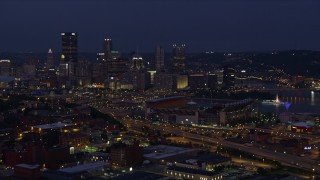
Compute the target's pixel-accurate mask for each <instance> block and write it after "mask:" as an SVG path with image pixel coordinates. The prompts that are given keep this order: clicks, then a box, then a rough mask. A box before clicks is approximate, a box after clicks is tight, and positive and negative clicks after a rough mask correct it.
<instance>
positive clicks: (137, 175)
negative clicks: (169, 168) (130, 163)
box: [111, 171, 166, 180]
mask: <svg viewBox="0 0 320 180" xmlns="http://www.w3.org/2000/svg"><path fill="white" fill-rule="evenodd" d="M165 177H166V176H163V175H159V174H154V173H150V172H144V171H136V172H134V173H132V174H126V175H124V176H118V177H115V178H111V179H112V180H128V179H130V180H149V179H162V178H165Z"/></svg>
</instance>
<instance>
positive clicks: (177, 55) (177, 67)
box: [172, 44, 186, 73]
mask: <svg viewBox="0 0 320 180" xmlns="http://www.w3.org/2000/svg"><path fill="white" fill-rule="evenodd" d="M185 48H186V45H185V44H182V45H180V46H179V45H176V44H174V45H173V52H172V54H173V57H172V66H173V67H172V71H173V72H175V73H182V72H184V71H185V69H186V64H185V60H186V55H185Z"/></svg>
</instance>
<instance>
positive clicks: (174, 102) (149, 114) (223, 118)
mask: <svg viewBox="0 0 320 180" xmlns="http://www.w3.org/2000/svg"><path fill="white" fill-rule="evenodd" d="M253 102H254V101H253V100H252V99H244V100H216V99H188V98H187V97H185V96H175V97H168V98H161V99H155V100H151V101H148V102H147V103H146V109H145V111H146V115H145V117H146V119H148V120H151V121H160V122H165V123H173V124H179V125H211V126H212V125H217V124H219V125H223V126H225V125H227V124H229V123H230V122H233V121H236V120H238V119H244V118H248V117H253V116H254V112H253V111H252V109H253V107H254V104H253ZM202 103H208V104H207V105H206V106H204V107H206V108H205V109H202V108H200V107H203V104H202Z"/></svg>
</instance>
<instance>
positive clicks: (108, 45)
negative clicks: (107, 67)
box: [103, 38, 112, 60]
mask: <svg viewBox="0 0 320 180" xmlns="http://www.w3.org/2000/svg"><path fill="white" fill-rule="evenodd" d="M111 51H112V39H110V38H105V39H104V42H103V52H104V54H105V59H106V60H110V59H111Z"/></svg>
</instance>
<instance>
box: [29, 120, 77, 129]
mask: <svg viewBox="0 0 320 180" xmlns="http://www.w3.org/2000/svg"><path fill="white" fill-rule="evenodd" d="M73 125H74V124H68V123H62V122H57V123H52V124H41V125H37V126H33V127H34V128H38V129H39V128H41V129H43V130H45V129H59V128H63V127H67V126H73Z"/></svg>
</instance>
